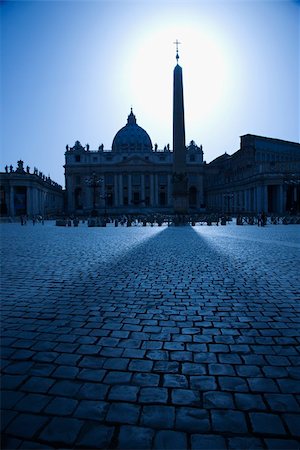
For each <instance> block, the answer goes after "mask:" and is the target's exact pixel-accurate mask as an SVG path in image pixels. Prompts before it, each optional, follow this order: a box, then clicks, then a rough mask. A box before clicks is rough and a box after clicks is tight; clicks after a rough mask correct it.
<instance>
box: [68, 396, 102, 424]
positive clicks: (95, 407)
mask: <svg viewBox="0 0 300 450" xmlns="http://www.w3.org/2000/svg"><path fill="white" fill-rule="evenodd" d="M73 402H75V400H73ZM75 407H77V408H76V411H75V412H74V416H75V417H77V418H79V419H91V420H97V421H103V420H104V418H105V416H106V413H107V411H108V407H109V403H106V402H103V401H99V400H97V401H96V400H81V401H80V402H79V404H78V402H77V401H76V402H75Z"/></svg>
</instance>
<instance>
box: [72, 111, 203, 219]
mask: <svg viewBox="0 0 300 450" xmlns="http://www.w3.org/2000/svg"><path fill="white" fill-rule="evenodd" d="M173 157H174V154H173V152H172V150H170V147H169V145H167V146H165V148H164V149H160V150H159V149H158V148H157V146H156V145H155V147H154V149H153V147H152V142H151V139H150V137H149V135H148V133H147V132H146V131H145V130H143V128H141V127H139V126H138V125H137V123H136V119H135V116H134V114H133V112H132V111H131V113H130V114H129V116H128V120H127V124H126V126H125V127H123V128H122V129H121V130H120V131H118V133H117V134H116V136H115V138H114V139H113V143H112V149H111V150H104V149H103V147H102V146H100V147H99V149H98V151H91V150H89V149H88V148H87V147H83V146H82V145H81V144H80V142H78V141H77V142H76V143H75V145H74V147H71V148H69V147H68V148H67V151H66V153H65V158H66V164H65V177H66V191H67V205H68V212H69V213H70V214H71V213H72V214H89V213H90V212H91V211H92V210H93V209H96V210H97V212H98V213H100V214H101V213H104V212H109V213H111V214H118V213H120V214H126V213H143V212H144V213H148V212H169V213H171V212H173V197H172V189H173V187H172V184H173V180H172V177H173ZM186 159H187V173H188V199H189V208H190V209H191V210H193V211H196V210H197V211H199V210H200V209H201V208H203V206H204V193H203V167H204V164H203V151H202V147H198V146H197V145H196V144H195V143H194V142H191V143H190V145H189V146H188V147H187V151H186Z"/></svg>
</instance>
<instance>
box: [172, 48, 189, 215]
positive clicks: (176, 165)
mask: <svg viewBox="0 0 300 450" xmlns="http://www.w3.org/2000/svg"><path fill="white" fill-rule="evenodd" d="M175 44H176V60H177V64H176V66H175V68H174V78H173V199H174V203H173V205H174V207H173V209H174V213H175V214H178V215H184V214H186V213H187V212H188V189H187V171H186V146H185V126H184V104H183V83H182V68H181V67H180V66H179V64H178V59H179V55H178V44H179V42H178V40H176V42H175Z"/></svg>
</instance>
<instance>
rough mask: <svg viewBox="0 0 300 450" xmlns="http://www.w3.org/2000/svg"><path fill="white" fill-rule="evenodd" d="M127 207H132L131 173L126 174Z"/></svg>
mask: <svg viewBox="0 0 300 450" xmlns="http://www.w3.org/2000/svg"><path fill="white" fill-rule="evenodd" d="M128 205H129V206H131V205H132V184H131V173H129V174H128Z"/></svg>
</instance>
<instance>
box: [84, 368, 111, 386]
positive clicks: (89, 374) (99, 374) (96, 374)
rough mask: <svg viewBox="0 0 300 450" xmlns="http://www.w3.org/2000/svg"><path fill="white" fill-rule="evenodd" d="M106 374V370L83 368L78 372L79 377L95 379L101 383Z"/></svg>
mask: <svg viewBox="0 0 300 450" xmlns="http://www.w3.org/2000/svg"><path fill="white" fill-rule="evenodd" d="M105 375H106V370H98V369H81V370H80V372H79V373H78V374H77V379H78V380H84V381H95V382H98V383H100V382H101V381H102V380H103V378H104V376H105Z"/></svg>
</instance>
